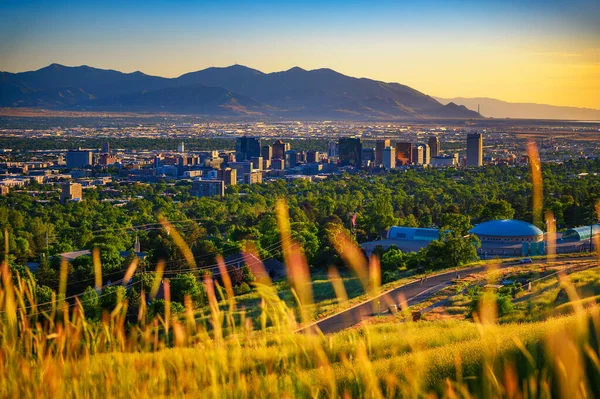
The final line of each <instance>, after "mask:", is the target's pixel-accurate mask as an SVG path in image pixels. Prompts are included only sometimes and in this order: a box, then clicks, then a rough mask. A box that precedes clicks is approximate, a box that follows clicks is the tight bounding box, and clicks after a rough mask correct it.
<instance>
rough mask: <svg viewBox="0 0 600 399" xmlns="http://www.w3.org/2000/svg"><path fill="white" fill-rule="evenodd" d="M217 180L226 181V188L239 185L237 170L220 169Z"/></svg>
mask: <svg viewBox="0 0 600 399" xmlns="http://www.w3.org/2000/svg"><path fill="white" fill-rule="evenodd" d="M217 179H218V180H222V181H224V182H225V185H226V186H234V185H236V184H237V170H236V169H231V168H225V169H219V170H218V171H217Z"/></svg>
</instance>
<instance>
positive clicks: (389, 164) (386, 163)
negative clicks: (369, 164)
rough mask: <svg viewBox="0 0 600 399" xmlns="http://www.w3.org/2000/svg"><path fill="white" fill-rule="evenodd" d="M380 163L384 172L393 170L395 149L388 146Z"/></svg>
mask: <svg viewBox="0 0 600 399" xmlns="http://www.w3.org/2000/svg"><path fill="white" fill-rule="evenodd" d="M381 162H382V164H383V167H384V168H385V169H386V170H391V169H394V168H395V167H396V149H395V148H394V147H390V146H388V147H385V148H384V149H383V154H382V159H381Z"/></svg>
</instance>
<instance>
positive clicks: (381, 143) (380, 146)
mask: <svg viewBox="0 0 600 399" xmlns="http://www.w3.org/2000/svg"><path fill="white" fill-rule="evenodd" d="M389 146H390V140H389V139H385V140H377V141H376V142H375V165H376V166H378V165H381V164H382V163H383V150H384V149H386V148H387V147H389Z"/></svg>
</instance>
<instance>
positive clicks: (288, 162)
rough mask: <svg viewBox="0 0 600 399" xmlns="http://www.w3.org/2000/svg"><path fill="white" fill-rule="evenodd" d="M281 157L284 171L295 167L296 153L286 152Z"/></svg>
mask: <svg viewBox="0 0 600 399" xmlns="http://www.w3.org/2000/svg"><path fill="white" fill-rule="evenodd" d="M283 156H284V158H283V159H284V160H285V168H286V169H289V168H295V167H296V165H297V164H298V153H296V151H294V150H287V151H286V152H285V154H284V155H283Z"/></svg>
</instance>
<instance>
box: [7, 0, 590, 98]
mask: <svg viewBox="0 0 600 399" xmlns="http://www.w3.org/2000/svg"><path fill="white" fill-rule="evenodd" d="M2 9H3V13H2V16H1V17H0V21H2V27H1V28H0V37H1V38H2V41H1V42H0V43H1V44H0V70H3V71H9V72H18V71H25V70H35V69H39V68H41V67H44V66H46V65H48V64H51V63H55V62H56V63H61V64H64V65H73V66H76V65H84V64H85V65H90V66H94V67H98V68H107V69H117V70H121V71H124V72H133V71H136V70H140V71H142V72H144V73H147V74H150V75H158V76H165V77H173V76H178V75H180V74H182V73H185V72H189V71H191V70H200V69H204V68H206V67H210V66H227V65H232V64H242V65H246V66H248V67H252V68H256V69H259V70H261V71H264V72H267V73H268V72H274V71H282V70H287V69H290V68H292V67H294V66H299V67H302V68H304V69H309V70H310V69H317V68H331V69H334V70H336V71H339V72H341V73H344V74H347V75H350V76H355V77H369V78H372V79H377V80H382V81H386V82H398V83H402V84H405V85H408V86H410V87H413V88H415V89H417V90H419V91H421V92H424V93H427V94H429V95H432V96H440V97H456V96H463V97H492V98H498V99H501V100H505V101H512V102H536V103H543V104H553V105H568V106H577V107H587V108H596V109H600V95H599V94H598V93H600V79H598V76H600V62H599V60H600V39H599V38H600V28H599V27H598V24H597V23H596V21H597V18H598V16H599V14H600V6H599V5H598V3H597V2H594V1H588V0H579V1H576V2H571V3H566V2H562V1H557V2H552V3H551V4H546V3H543V2H538V1H533V2H528V3H527V4H519V5H517V4H504V3H502V2H495V1H491V2H466V3H465V2H460V3H458V2H445V3H441V2H436V1H429V2H424V3H419V4H413V3H405V4H402V5H399V4H393V3H390V2H382V3H378V4H377V5H368V4H367V3H365V2H361V1H352V2H349V3H344V6H343V7H342V3H340V2H331V3H328V4H327V5H322V4H317V3H315V2H304V3H302V4H300V3H297V2H277V3H274V2H270V1H261V2H253V3H252V4H246V3H241V2H237V1H230V2H226V3H212V2H199V3H194V4H191V3H187V2H175V3H164V2H156V1H155V2H149V3H144V4H143V7H142V6H141V4H138V3H135V2H134V3H129V4H126V5H122V4H117V3H113V2H103V3H96V2H77V3H76V2H71V1H66V2H61V3H59V4H46V3H44V2H40V1H31V2H27V3H23V2H13V1H9V2H6V3H5V4H3V6H2Z"/></svg>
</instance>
